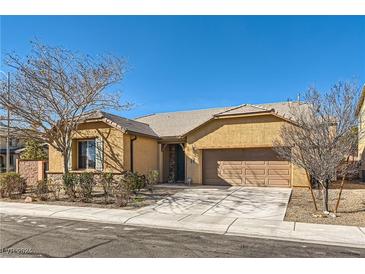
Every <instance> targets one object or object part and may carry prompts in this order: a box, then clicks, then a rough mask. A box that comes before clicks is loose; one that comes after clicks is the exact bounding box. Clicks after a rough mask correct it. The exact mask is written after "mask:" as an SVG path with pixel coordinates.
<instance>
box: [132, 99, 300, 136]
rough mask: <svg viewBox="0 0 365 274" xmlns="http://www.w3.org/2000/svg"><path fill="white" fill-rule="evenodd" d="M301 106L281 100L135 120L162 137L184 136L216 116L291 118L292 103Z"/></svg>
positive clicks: (155, 115)
mask: <svg viewBox="0 0 365 274" xmlns="http://www.w3.org/2000/svg"><path fill="white" fill-rule="evenodd" d="M293 104H294V105H295V107H301V106H304V105H305V104H303V103H299V102H290V103H288V102H279V103H270V104H255V105H253V104H243V105H239V106H231V107H222V108H210V109H201V110H191V111H179V112H166V113H157V114H152V115H147V116H143V117H138V118H136V119H135V120H136V121H139V122H143V123H146V124H149V125H150V127H151V128H152V129H153V130H154V131H155V132H156V133H157V134H158V135H159V136H160V137H173V136H183V135H184V134H186V133H188V132H189V131H191V130H193V129H194V128H196V127H198V126H200V125H201V124H203V123H205V122H207V121H209V120H210V119H212V118H214V117H215V116H223V115H235V114H248V113H257V112H270V111H272V112H274V113H276V114H277V115H279V116H281V117H283V118H286V119H291V118H292V116H291V114H290V105H293Z"/></svg>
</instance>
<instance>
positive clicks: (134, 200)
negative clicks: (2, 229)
mask: <svg viewBox="0 0 365 274" xmlns="http://www.w3.org/2000/svg"><path fill="white" fill-rule="evenodd" d="M179 191H181V189H175V188H155V189H154V190H153V192H150V191H148V190H141V192H140V193H138V195H132V197H131V201H130V202H129V204H128V205H127V206H126V207H118V206H116V205H115V204H114V202H113V200H112V199H111V200H110V201H109V203H108V204H105V202H104V197H103V195H102V193H101V192H95V193H93V198H92V202H88V203H86V202H82V201H74V202H72V201H69V200H68V199H67V197H65V196H64V195H61V197H60V199H59V200H54V199H49V200H47V201H41V200H39V199H37V198H35V197H33V198H32V202H31V203H39V204H49V205H64V206H80V207H98V208H121V209H127V210H128V209H136V208H141V207H144V206H149V205H153V204H155V203H156V202H157V201H159V200H161V199H164V198H166V197H168V196H171V195H174V194H175V193H177V192H179ZM28 197H29V194H25V195H22V197H21V198H20V199H9V198H1V199H0V200H2V201H6V202H17V203H26V202H28V203H29V201H26V199H27V198H28ZM28 200H29V199H28Z"/></svg>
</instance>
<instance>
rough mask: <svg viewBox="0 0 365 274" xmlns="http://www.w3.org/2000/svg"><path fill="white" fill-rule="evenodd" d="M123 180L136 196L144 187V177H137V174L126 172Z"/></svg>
mask: <svg viewBox="0 0 365 274" xmlns="http://www.w3.org/2000/svg"><path fill="white" fill-rule="evenodd" d="M123 177H124V180H126V181H128V184H129V185H130V187H131V188H132V191H133V192H135V193H136V194H138V193H139V192H140V191H141V189H142V188H144V187H145V186H146V176H144V175H139V174H138V173H137V172H131V171H128V172H126V173H125V174H124V176H123Z"/></svg>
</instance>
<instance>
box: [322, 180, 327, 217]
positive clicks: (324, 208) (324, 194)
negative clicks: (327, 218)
mask: <svg viewBox="0 0 365 274" xmlns="http://www.w3.org/2000/svg"><path fill="white" fill-rule="evenodd" d="M321 185H322V199H323V212H324V213H327V212H328V181H325V182H323V183H322V184H321Z"/></svg>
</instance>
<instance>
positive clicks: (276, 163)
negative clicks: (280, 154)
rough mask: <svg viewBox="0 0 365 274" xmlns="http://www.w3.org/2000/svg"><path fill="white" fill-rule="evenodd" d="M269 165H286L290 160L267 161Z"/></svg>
mask: <svg viewBox="0 0 365 274" xmlns="http://www.w3.org/2000/svg"><path fill="white" fill-rule="evenodd" d="M269 165H271V166H288V165H290V162H288V161H269Z"/></svg>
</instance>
